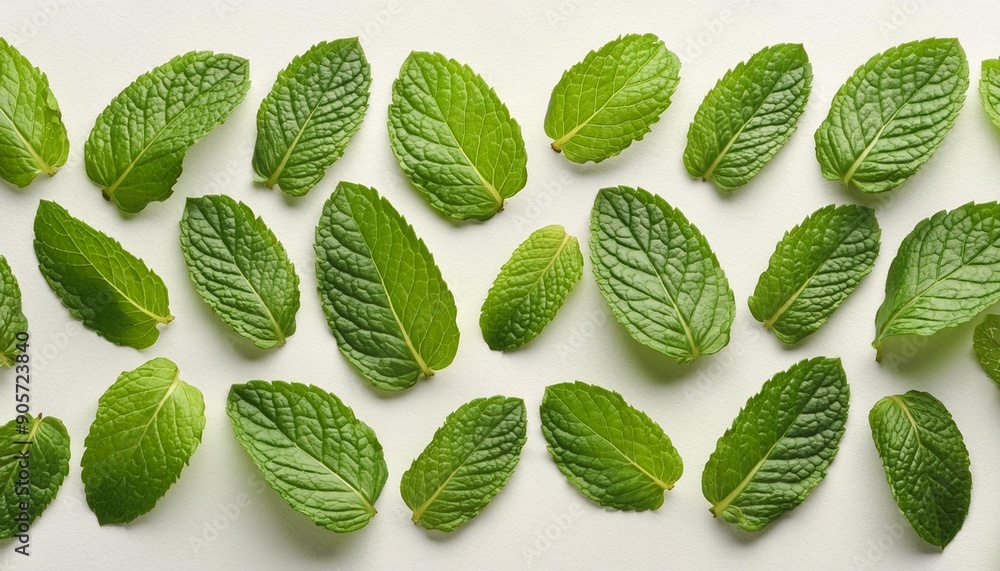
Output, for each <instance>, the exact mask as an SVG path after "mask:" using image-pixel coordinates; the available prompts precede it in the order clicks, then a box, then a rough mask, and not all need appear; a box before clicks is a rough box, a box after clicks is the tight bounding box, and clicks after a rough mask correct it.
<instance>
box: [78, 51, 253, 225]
mask: <svg viewBox="0 0 1000 571" xmlns="http://www.w3.org/2000/svg"><path fill="white" fill-rule="evenodd" d="M249 88H250V64H249V63H247V60H245V59H243V58H241V57H236V56H232V55H229V54H214V53H212V52H189V53H187V54H184V55H181V56H177V57H175V58H174V59H172V60H170V61H169V62H167V63H165V64H163V65H161V66H160V67H157V68H155V69H153V70H152V71H149V72H147V73H144V74H143V75H140V76H139V78H138V79H136V80H135V82H133V83H132V85H129V86H128V87H126V88H125V90H124V91H122V92H121V93H119V94H118V95H117V96H116V97H115V98H114V99H113V100H112V101H111V103H110V104H109V105H108V107H107V108H106V109H105V110H104V111H103V112H102V113H101V114H100V115H99V116H98V117H97V122H96V124H95V125H94V129H93V130H92V131H91V132H90V137H89V138H88V139H87V143H86V144H85V145H84V147H83V153H84V159H85V162H86V164H87V176H89V177H90V180H92V181H94V183H95V184H97V185H98V186H100V187H101V188H102V189H103V193H104V198H105V199H107V200H112V201H114V203H115V204H116V205H117V206H118V208H119V209H121V210H122V211H123V212H139V211H141V210H142V209H143V208H145V207H146V206H147V205H148V204H149V203H150V202H157V201H162V200H166V199H167V198H169V197H170V195H171V194H173V193H174V191H173V186H174V183H175V182H177V179H178V178H179V177H180V176H181V171H182V170H183V162H184V155H185V154H186V153H187V150H188V148H189V147H191V145H193V144H195V143H196V142H197V141H198V140H199V139H201V138H202V137H204V136H205V135H207V134H208V132H209V131H211V130H212V129H214V128H215V127H217V126H219V125H221V124H222V123H223V121H225V120H226V118H227V117H229V114H230V113H231V112H232V111H233V109H235V108H236V106H237V105H239V104H240V102H241V101H243V97H244V96H245V95H246V93H247V89H249Z"/></svg>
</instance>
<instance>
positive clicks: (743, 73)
mask: <svg viewBox="0 0 1000 571" xmlns="http://www.w3.org/2000/svg"><path fill="white" fill-rule="evenodd" d="M811 87H812V64H810V63H809V56H807V55H806V51H805V49H804V48H803V47H802V44H777V45H774V46H770V47H766V48H764V49H762V50H760V51H759V52H757V53H755V54H754V55H752V56H751V57H750V59H749V60H747V61H746V62H745V63H740V64H739V65H737V66H736V67H735V68H733V69H732V70H730V71H728V72H726V74H725V75H723V76H722V79H720V80H719V81H718V83H716V84H715V87H713V88H712V90H711V91H709V92H708V94H707V95H706V96H705V100H704V101H702V102H701V106H700V107H698V112H697V113H695V116H694V120H693V121H692V122H691V126H690V128H688V136H687V141H688V142H687V147H686V148H685V149H684V167H685V168H687V171H688V173H689V174H690V175H691V176H693V177H700V178H701V179H702V180H711V181H712V183H713V184H715V186H716V188H718V189H719V190H733V189H736V188H739V187H741V186H743V185H744V184H746V183H748V182H750V179H752V178H753V177H754V176H756V175H757V173H758V172H760V169H762V168H763V167H764V165H766V164H767V163H768V161H770V160H771V159H772V158H773V157H774V155H775V154H776V153H777V152H778V151H779V150H780V149H781V147H782V146H783V145H784V144H785V143H786V142H787V141H788V138H789V137H791V136H792V133H794V132H795V128H796V124H797V123H798V120H799V115H801V114H802V111H803V110H805V107H806V102H807V101H808V99H809V91H810V89H811Z"/></svg>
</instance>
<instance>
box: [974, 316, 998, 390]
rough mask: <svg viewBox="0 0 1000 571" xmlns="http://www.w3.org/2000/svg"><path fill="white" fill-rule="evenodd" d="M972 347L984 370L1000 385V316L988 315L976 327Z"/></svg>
mask: <svg viewBox="0 0 1000 571" xmlns="http://www.w3.org/2000/svg"><path fill="white" fill-rule="evenodd" d="M972 346H973V348H974V349H975V351H976V358H977V359H979V364H980V365H982V367H983V370H984V371H986V374H987V375H989V376H990V378H991V379H993V382H995V383H997V384H998V385H1000V315H996V314H993V315H987V316H986V318H985V319H983V322H982V323H980V324H979V325H977V326H976V331H975V333H974V334H973V336H972Z"/></svg>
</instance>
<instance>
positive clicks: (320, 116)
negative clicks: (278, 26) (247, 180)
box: [253, 38, 371, 196]
mask: <svg viewBox="0 0 1000 571" xmlns="http://www.w3.org/2000/svg"><path fill="white" fill-rule="evenodd" d="M369 84H371V71H370V68H369V66H368V60H367V59H365V53H364V50H362V49H361V44H360V43H359V42H358V39H357V38H346V39H342V40H334V41H332V42H320V43H318V44H316V45H315V46H313V47H311V48H309V50H308V51H306V53H304V54H302V55H300V56H296V57H295V59H293V60H292V63H290V64H289V65H288V67H286V68H285V69H283V70H282V71H281V72H280V73H279V74H278V79H277V80H276V81H275V82H274V87H273V88H271V92H270V93H268V95H267V97H266V98H264V101H263V102H261V104H260V110H258V111H257V146H256V147H254V151H253V170H254V171H255V172H256V173H257V177H256V179H255V180H256V181H257V182H260V183H263V184H264V185H265V186H267V187H268V188H274V186H275V185H277V186H278V187H280V188H281V190H282V191H283V192H284V193H285V194H287V195H289V196H304V195H305V194H306V193H307V192H309V190H310V189H312V187H314V186H316V184H317V183H319V181H320V180H322V179H323V175H324V174H325V172H326V169H327V167H329V166H330V165H332V164H333V163H334V162H336V161H337V159H339V158H340V157H341V156H342V155H343V154H344V149H346V148H347V143H349V142H350V140H351V138H352V137H354V134H355V133H357V131H358V128H360V127H361V120H362V119H364V118H365V112H366V111H367V110H368V86H369Z"/></svg>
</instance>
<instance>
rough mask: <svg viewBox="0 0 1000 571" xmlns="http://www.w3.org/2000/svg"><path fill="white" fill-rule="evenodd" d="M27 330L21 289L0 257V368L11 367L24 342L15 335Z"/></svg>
mask: <svg viewBox="0 0 1000 571" xmlns="http://www.w3.org/2000/svg"><path fill="white" fill-rule="evenodd" d="M27 330H28V318H27V317H25V316H24V311H23V310H22V309H21V288H20V287H18V285H17V278H15V277H14V272H13V271H11V269H10V265H8V264H7V258H5V257H3V256H0V366H3V367H12V366H13V365H14V360H15V359H16V358H17V356H18V355H19V354H21V349H20V348H18V345H22V344H23V343H24V342H23V341H21V340H20V339H18V338H17V334H18V333H20V332H22V331H27Z"/></svg>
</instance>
